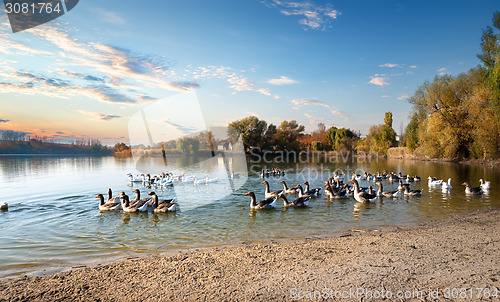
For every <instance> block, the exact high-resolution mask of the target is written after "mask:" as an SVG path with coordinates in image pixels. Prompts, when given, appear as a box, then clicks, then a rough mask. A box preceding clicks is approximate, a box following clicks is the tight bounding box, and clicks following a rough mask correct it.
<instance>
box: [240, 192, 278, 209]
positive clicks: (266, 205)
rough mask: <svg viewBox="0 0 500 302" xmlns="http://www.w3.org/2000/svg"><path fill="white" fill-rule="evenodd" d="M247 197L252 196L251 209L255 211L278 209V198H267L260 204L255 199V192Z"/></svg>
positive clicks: (249, 193)
mask: <svg viewBox="0 0 500 302" xmlns="http://www.w3.org/2000/svg"><path fill="white" fill-rule="evenodd" d="M245 195H250V209H253V210H266V209H275V208H276V200H277V199H278V196H273V197H271V198H267V199H264V200H261V201H259V202H257V201H256V199H255V194H254V192H248V193H246V194H245Z"/></svg>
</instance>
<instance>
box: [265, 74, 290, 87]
mask: <svg viewBox="0 0 500 302" xmlns="http://www.w3.org/2000/svg"><path fill="white" fill-rule="evenodd" d="M267 83H269V84H271V85H277V86H281V85H292V84H297V83H298V81H296V80H294V79H291V78H289V77H285V76H281V77H279V79H269V80H268V81H267Z"/></svg>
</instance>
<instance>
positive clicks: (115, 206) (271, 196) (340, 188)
mask: <svg viewBox="0 0 500 302" xmlns="http://www.w3.org/2000/svg"><path fill="white" fill-rule="evenodd" d="M284 175H285V171H283V170H279V169H276V168H273V169H271V170H262V172H261V174H260V177H261V178H263V179H264V178H266V177H270V176H277V177H280V176H284ZM127 176H128V180H129V182H131V183H139V182H141V183H143V184H145V185H148V187H150V186H157V187H161V186H171V185H173V184H174V182H184V183H186V182H187V183H191V182H192V183H194V184H201V183H206V184H208V183H211V182H216V181H217V178H212V179H210V178H208V176H205V177H204V178H200V179H198V178H196V177H195V176H187V177H186V176H184V175H183V174H181V175H179V176H174V175H173V174H172V173H161V174H158V175H154V176H153V177H151V176H150V175H149V174H141V175H137V176H136V177H134V176H133V175H132V174H130V173H129V174H127ZM231 177H232V178H238V177H239V175H235V174H234V173H233V174H231ZM345 178H346V176H345V175H344V174H339V173H338V172H335V173H333V175H332V176H331V177H329V178H328V179H327V180H325V181H324V188H311V187H310V185H309V182H307V181H305V182H304V183H303V185H304V186H305V187H302V185H301V184H298V185H296V186H293V187H288V185H287V183H286V181H285V180H281V181H280V183H281V184H282V185H283V189H281V190H276V191H271V188H270V185H269V182H268V181H266V180H263V181H262V182H261V184H263V185H264V186H265V191H264V199H263V200H260V201H257V197H256V196H255V193H254V192H251V191H250V192H248V193H246V194H245V195H247V196H250V208H251V209H254V210H261V209H275V208H276V204H277V201H278V199H282V200H283V207H284V208H289V207H308V206H309V203H310V200H311V199H312V198H315V197H318V196H319V195H320V194H321V191H322V190H323V189H324V194H325V196H326V197H327V198H329V199H340V198H349V197H353V198H354V199H355V200H356V201H358V202H361V203H369V202H374V201H376V200H378V199H380V198H399V197H403V196H421V195H422V190H415V189H411V187H410V184H411V183H412V182H418V181H420V180H421V179H420V177H418V176H409V175H402V173H398V174H395V173H386V172H385V171H384V172H383V173H377V174H375V175H372V174H369V173H367V172H365V173H364V174H363V175H357V174H355V173H352V177H351V179H350V180H349V181H348V182H347V183H344V180H345ZM384 180H389V182H390V183H394V182H397V183H398V184H399V185H398V187H397V189H396V190H389V191H385V190H384V185H383V183H382V181H384ZM360 181H365V182H366V183H368V184H370V182H373V183H374V184H375V185H377V187H378V190H376V191H375V190H374V189H373V186H372V185H368V186H367V187H361V186H360V184H359V183H360ZM479 183H480V186H478V187H471V186H470V185H469V184H468V183H467V182H464V183H462V185H464V186H465V193H466V194H468V195H481V194H483V193H484V192H486V193H487V192H489V190H490V189H491V182H490V181H483V180H482V179H480V180H479ZM350 184H352V186H351V185H350ZM428 186H429V188H431V189H433V188H441V189H442V190H443V192H450V190H451V189H452V188H453V187H452V185H451V178H449V179H448V181H446V182H445V181H443V180H442V179H440V180H438V179H436V178H435V177H431V176H429V177H428ZM132 192H133V193H135V194H136V196H135V198H134V199H130V197H129V196H128V195H127V194H125V192H123V191H122V192H120V193H119V194H118V196H115V197H113V194H112V190H111V189H108V194H107V199H106V198H105V197H104V195H103V194H98V195H97V196H95V198H98V199H99V210H100V211H123V212H127V213H131V212H144V211H149V210H152V211H153V212H155V213H164V212H175V211H177V210H178V209H179V205H178V203H177V202H176V201H175V198H172V199H163V200H160V199H159V198H158V196H157V195H156V193H155V192H149V193H148V197H147V198H141V192H140V190H139V189H134V190H133V191H132ZM290 195H298V197H296V198H295V197H294V198H290Z"/></svg>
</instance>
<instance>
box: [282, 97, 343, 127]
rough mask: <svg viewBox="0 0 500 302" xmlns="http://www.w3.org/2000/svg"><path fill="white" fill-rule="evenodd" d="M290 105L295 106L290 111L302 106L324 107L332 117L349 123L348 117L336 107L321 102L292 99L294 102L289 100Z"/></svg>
mask: <svg viewBox="0 0 500 302" xmlns="http://www.w3.org/2000/svg"><path fill="white" fill-rule="evenodd" d="M291 103H292V104H294V105H295V106H294V107H292V109H295V110H298V109H300V108H301V107H303V106H310V105H314V106H321V107H325V108H327V109H328V110H329V111H330V113H331V114H332V115H335V116H338V117H340V118H342V119H343V120H344V121H346V122H347V121H349V116H347V115H346V114H345V113H343V112H342V111H340V110H338V109H337V107H335V106H333V105H328V104H326V103H324V102H321V101H319V100H317V99H294V100H291Z"/></svg>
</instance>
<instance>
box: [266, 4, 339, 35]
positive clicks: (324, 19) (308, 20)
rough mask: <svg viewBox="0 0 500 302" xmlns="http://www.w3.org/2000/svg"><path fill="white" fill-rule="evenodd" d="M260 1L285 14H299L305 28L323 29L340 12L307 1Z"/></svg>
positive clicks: (328, 25) (328, 6) (329, 6)
mask: <svg viewBox="0 0 500 302" xmlns="http://www.w3.org/2000/svg"><path fill="white" fill-rule="evenodd" d="M262 3H264V4H265V5H267V6H269V7H273V8H277V9H278V10H279V11H280V12H281V13H282V14H283V15H285V16H299V17H301V18H302V19H299V23H300V24H302V25H305V26H306V29H318V30H325V29H327V28H330V27H331V25H330V23H331V22H332V21H333V20H335V19H337V18H338V16H340V15H341V13H340V12H339V11H337V10H335V9H333V8H332V7H331V5H324V6H319V5H315V4H313V3H312V2H309V1H303V2H294V1H289V0H264V1H263V2H262Z"/></svg>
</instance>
